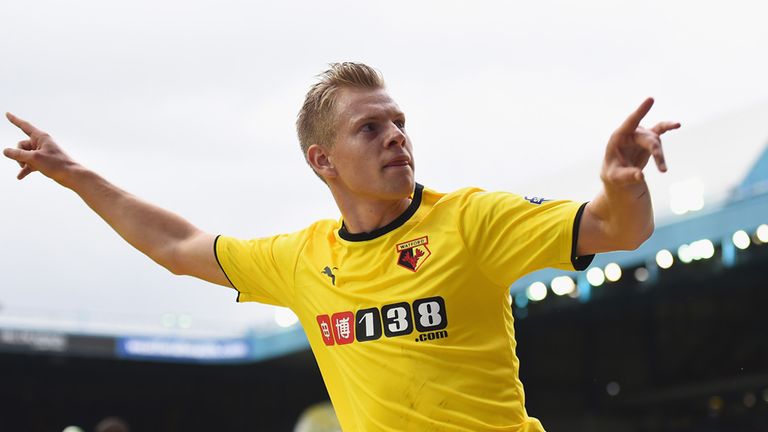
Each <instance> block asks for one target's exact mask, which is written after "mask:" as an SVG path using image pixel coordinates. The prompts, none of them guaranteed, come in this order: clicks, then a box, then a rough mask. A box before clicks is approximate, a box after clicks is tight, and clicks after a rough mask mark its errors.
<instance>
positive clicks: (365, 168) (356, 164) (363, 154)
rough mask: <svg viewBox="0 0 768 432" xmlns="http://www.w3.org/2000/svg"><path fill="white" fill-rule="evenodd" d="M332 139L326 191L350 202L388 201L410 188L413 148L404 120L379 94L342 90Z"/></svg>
mask: <svg viewBox="0 0 768 432" xmlns="http://www.w3.org/2000/svg"><path fill="white" fill-rule="evenodd" d="M336 109H337V132H336V133H337V135H336V141H335V143H334V146H333V147H332V148H331V149H329V150H328V162H329V164H330V165H331V166H332V167H333V169H332V172H331V176H330V178H326V180H327V181H328V183H329V185H332V186H333V187H336V188H338V189H340V190H341V191H344V192H346V193H350V194H352V195H354V196H358V197H365V198H369V199H371V198H372V199H383V200H393V199H401V198H405V197H407V196H409V195H410V194H411V192H413V188H414V181H415V180H414V161H413V148H412V146H411V140H410V138H408V134H407V133H406V132H405V114H403V112H402V111H401V110H400V108H399V107H398V106H397V104H396V103H395V102H394V101H393V100H392V99H391V98H390V97H389V95H388V94H387V92H386V91H385V90H383V89H378V90H370V89H350V88H344V89H341V91H340V93H339V95H338V98H337V100H336Z"/></svg>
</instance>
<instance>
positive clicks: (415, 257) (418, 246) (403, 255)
mask: <svg viewBox="0 0 768 432" xmlns="http://www.w3.org/2000/svg"><path fill="white" fill-rule="evenodd" d="M427 244H429V238H428V237H427V236H424V237H419V238H417V239H413V240H408V241H407V242H403V243H398V244H397V246H395V250H396V251H397V254H398V256H397V265H399V266H401V267H405V268H407V269H408V270H410V271H412V272H414V273H415V272H416V271H418V270H419V269H420V268H421V266H422V265H424V261H426V260H427V258H429V256H430V255H432V252H431V251H430V250H429V248H428V247H427Z"/></svg>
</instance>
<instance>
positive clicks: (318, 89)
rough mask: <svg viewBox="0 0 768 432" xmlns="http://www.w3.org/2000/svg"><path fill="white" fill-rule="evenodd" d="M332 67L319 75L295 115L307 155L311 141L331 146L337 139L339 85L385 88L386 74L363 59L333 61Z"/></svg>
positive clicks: (340, 86) (342, 86)
mask: <svg viewBox="0 0 768 432" xmlns="http://www.w3.org/2000/svg"><path fill="white" fill-rule="evenodd" d="M329 66H330V69H328V70H326V71H325V72H323V73H321V74H320V75H318V77H319V78H320V82H318V83H317V84H315V85H313V86H312V87H311V88H310V89H309V91H308V92H307V95H306V97H305V98H304V105H302V107H301V111H299V116H298V118H297V119H296V132H297V133H298V135H299V143H300V144H301V151H302V153H304V157H306V156H307V149H309V146H311V145H312V144H320V145H324V146H326V147H332V146H333V143H334V141H335V140H336V126H337V125H336V122H337V112H336V97H337V95H338V91H339V89H340V88H344V87H352V88H365V89H383V88H384V77H382V75H381V73H379V71H377V70H376V69H374V68H372V67H370V66H368V65H365V64H363V63H354V62H342V63H331V64H330V65H329Z"/></svg>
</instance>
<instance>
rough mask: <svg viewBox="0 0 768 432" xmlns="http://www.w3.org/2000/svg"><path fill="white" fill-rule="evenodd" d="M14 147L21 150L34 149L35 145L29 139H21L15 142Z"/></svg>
mask: <svg viewBox="0 0 768 432" xmlns="http://www.w3.org/2000/svg"><path fill="white" fill-rule="evenodd" d="M16 148H20V149H22V150H35V149H36V146H35V145H34V144H33V143H32V141H31V140H23V141H19V143H18V144H16Z"/></svg>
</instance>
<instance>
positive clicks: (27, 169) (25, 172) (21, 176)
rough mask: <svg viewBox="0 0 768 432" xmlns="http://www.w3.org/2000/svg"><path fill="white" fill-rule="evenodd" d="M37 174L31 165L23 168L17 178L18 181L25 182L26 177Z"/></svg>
mask: <svg viewBox="0 0 768 432" xmlns="http://www.w3.org/2000/svg"><path fill="white" fill-rule="evenodd" d="M33 172H35V170H34V169H33V168H32V167H31V166H30V165H26V164H25V165H24V167H22V168H21V171H19V174H18V175H17V176H16V178H17V179H19V180H23V179H24V177H26V176H28V175H29V174H31V173H33Z"/></svg>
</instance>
